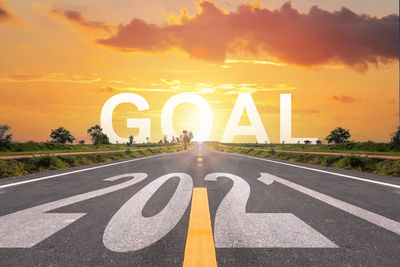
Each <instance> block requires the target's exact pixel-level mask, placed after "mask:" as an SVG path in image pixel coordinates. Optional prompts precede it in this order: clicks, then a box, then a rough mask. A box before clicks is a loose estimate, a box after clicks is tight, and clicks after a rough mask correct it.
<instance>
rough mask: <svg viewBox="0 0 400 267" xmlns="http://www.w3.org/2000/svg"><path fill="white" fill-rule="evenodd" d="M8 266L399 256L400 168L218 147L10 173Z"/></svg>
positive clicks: (1, 245) (286, 262) (331, 261)
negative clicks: (395, 174) (399, 172)
mask: <svg viewBox="0 0 400 267" xmlns="http://www.w3.org/2000/svg"><path fill="white" fill-rule="evenodd" d="M0 203H1V205H0V216H1V217H0V265H1V266H40V265H41V266H49V265H51V266H182V264H183V265H184V266H216V265H218V266H310V265H312V266H399V264H400V253H399V251H400V179H398V178H392V177H384V176H375V175H371V174H365V173H358V172H353V171H345V170H336V169H330V168H324V167H314V166H311V165H305V164H297V163H289V162H284V161H275V160H268V159H258V158H252V157H249V156H241V155H234V154H228V153H221V152H216V151H210V150H208V149H206V148H205V147H204V145H201V144H200V145H197V146H196V147H195V148H194V149H192V150H189V151H183V152H178V153H172V154H165V155H157V156H152V157H148V158H143V159H132V160H126V161H119V162H113V163H106V164H99V165H92V166H86V167H78V168H72V169H68V170H62V171H54V172H48V173H43V174H40V175H30V176H25V177H16V178H6V179H3V180H1V181H0Z"/></svg>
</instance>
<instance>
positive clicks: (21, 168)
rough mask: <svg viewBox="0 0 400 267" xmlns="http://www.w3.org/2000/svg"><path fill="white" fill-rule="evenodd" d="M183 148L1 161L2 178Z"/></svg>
mask: <svg viewBox="0 0 400 267" xmlns="http://www.w3.org/2000/svg"><path fill="white" fill-rule="evenodd" d="M181 150H183V147H182V146H166V147H157V148H151V147H149V148H142V149H137V150H130V149H127V150H125V151H124V152H116V153H108V154H95V153H94V154H84V155H67V156H42V157H33V158H22V159H7V160H1V159H0V178H3V177H11V176H19V175H25V174H31V173H38V172H43V171H48V170H58V169H64V168H70V167H77V166H82V165H89V164H95V163H102V162H110V161H114V160H124V159H132V158H140V157H147V156H151V155H156V154H163V153H171V152H178V151H181Z"/></svg>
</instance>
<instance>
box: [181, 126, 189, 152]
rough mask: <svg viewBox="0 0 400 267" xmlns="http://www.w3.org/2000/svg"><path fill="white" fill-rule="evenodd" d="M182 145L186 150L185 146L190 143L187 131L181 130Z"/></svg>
mask: <svg viewBox="0 0 400 267" xmlns="http://www.w3.org/2000/svg"><path fill="white" fill-rule="evenodd" d="M182 134H183V145H184V146H185V149H187V145H188V144H189V143H190V137H189V135H188V131H186V130H183V131H182Z"/></svg>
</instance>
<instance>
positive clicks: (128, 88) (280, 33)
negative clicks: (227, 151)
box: [0, 0, 399, 142]
mask: <svg viewBox="0 0 400 267" xmlns="http://www.w3.org/2000/svg"><path fill="white" fill-rule="evenodd" d="M398 10H399V1H397V0H380V1H376V0H335V1H332V0H294V1H292V2H291V3H290V2H286V1H281V0H265V1H259V2H251V3H249V2H243V1H226V0H216V1H212V2H211V1H200V2H198V1H191V0H176V1H175V0H163V1H161V0H148V1H136V0H113V1H110V0H85V1H78V0H59V1H51V0H50V1H29V0H18V1H11V0H8V1H4V0H0V35H1V39H0V124H9V125H10V126H11V127H12V133H13V140H15V141H28V140H35V141H46V140H48V139H50V138H49V134H50V130H51V129H55V128H57V127H59V126H64V127H66V128H67V129H69V130H70V131H71V132H72V134H73V135H74V136H75V137H76V138H77V139H78V140H80V139H85V140H89V139H88V137H87V135H86V130H87V129H88V128H89V127H90V126H92V125H94V124H100V112H101V109H102V107H103V104H104V103H105V102H106V101H107V100H108V99H109V98H110V97H112V96H113V95H116V94H118V93H129V92H133V93H137V94H140V95H142V96H143V97H144V98H145V99H146V100H147V101H148V103H149V105H150V110H147V111H143V112H138V111H137V108H136V107H135V106H133V105H131V104H122V105H120V106H119V107H117V109H116V110H115V113H114V128H115V130H116V132H117V133H118V134H119V135H120V136H122V137H127V136H129V135H131V134H136V133H137V131H135V130H132V129H127V128H126V119H127V118H151V135H152V136H151V140H152V141H158V140H159V139H161V138H162V132H161V125H160V114H161V109H162V107H163V105H164V104H165V102H166V101H167V100H168V99H169V98H170V97H171V96H173V95H175V94H178V93H182V92H191V93H196V94H199V95H201V96H202V97H204V98H205V99H206V100H207V101H208V103H209V104H210V106H211V108H212V112H213V118H214V122H213V130H212V133H211V137H210V140H220V138H221V136H222V133H223V131H224V128H225V126H226V124H227V122H228V118H229V115H230V113H231V111H232V108H233V106H234V104H235V100H236V98H237V94H238V93H251V94H252V97H253V99H254V102H255V104H256V106H257V109H258V112H259V113H260V116H261V119H262V122H263V124H264V127H265V129H266V131H267V133H268V136H269V138H270V140H271V141H272V142H279V95H280V94H288V93H289V94H292V113H293V115H292V128H293V137H318V138H320V139H324V138H325V137H326V136H327V134H328V133H329V131H330V130H331V129H333V128H335V127H336V126H342V127H344V128H348V129H350V131H351V133H352V138H351V139H352V140H355V141H367V140H373V141H385V142H386V141H388V140H389V138H390V135H391V133H392V132H393V131H394V130H395V128H396V127H397V126H398V117H399V114H398V105H399V103H398V99H399V60H398V59H399V48H398V30H399V17H398ZM198 121H199V114H198V112H197V110H196V108H195V107H194V106H193V105H191V104H182V105H180V106H178V108H177V109H176V111H175V116H174V126H175V129H176V131H177V132H178V131H179V132H180V131H182V130H183V129H187V130H192V131H194V132H195V131H196V130H197V129H198V125H197V124H198ZM241 123H243V124H246V123H248V120H246V118H245V117H244V118H243V121H242V122H241ZM234 141H236V142H254V141H255V138H254V137H242V138H235V139H234Z"/></svg>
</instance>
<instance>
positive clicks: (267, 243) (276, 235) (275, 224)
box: [205, 173, 338, 248]
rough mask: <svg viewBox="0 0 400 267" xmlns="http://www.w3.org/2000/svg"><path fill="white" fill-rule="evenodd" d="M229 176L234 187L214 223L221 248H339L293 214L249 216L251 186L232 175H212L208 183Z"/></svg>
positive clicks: (207, 178)
mask: <svg viewBox="0 0 400 267" xmlns="http://www.w3.org/2000/svg"><path fill="white" fill-rule="evenodd" d="M218 177H227V178H229V179H231V180H232V181H233V187H232V189H231V190H230V191H229V192H228V194H227V195H226V196H225V198H224V199H223V200H222V202H221V204H220V205H219V207H218V209H217V214H216V217H215V223H214V239H215V246H216V247H218V248H267V247H276V248H337V247H338V246H337V245H336V244H334V243H333V242H332V241H330V240H329V239H327V238H326V237H325V236H323V235H322V234H320V233H319V232H318V231H316V230H315V229H314V228H312V227H311V226H309V225H308V224H306V223H305V222H303V221H302V220H300V219H299V218H297V217H296V216H295V215H294V214H291V213H246V204H247V201H248V198H249V195H250V186H249V184H248V183H247V182H246V181H245V180H244V179H242V178H241V177H239V176H236V175H233V174H229V173H212V174H209V175H207V176H206V177H205V180H206V181H217V178H218Z"/></svg>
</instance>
